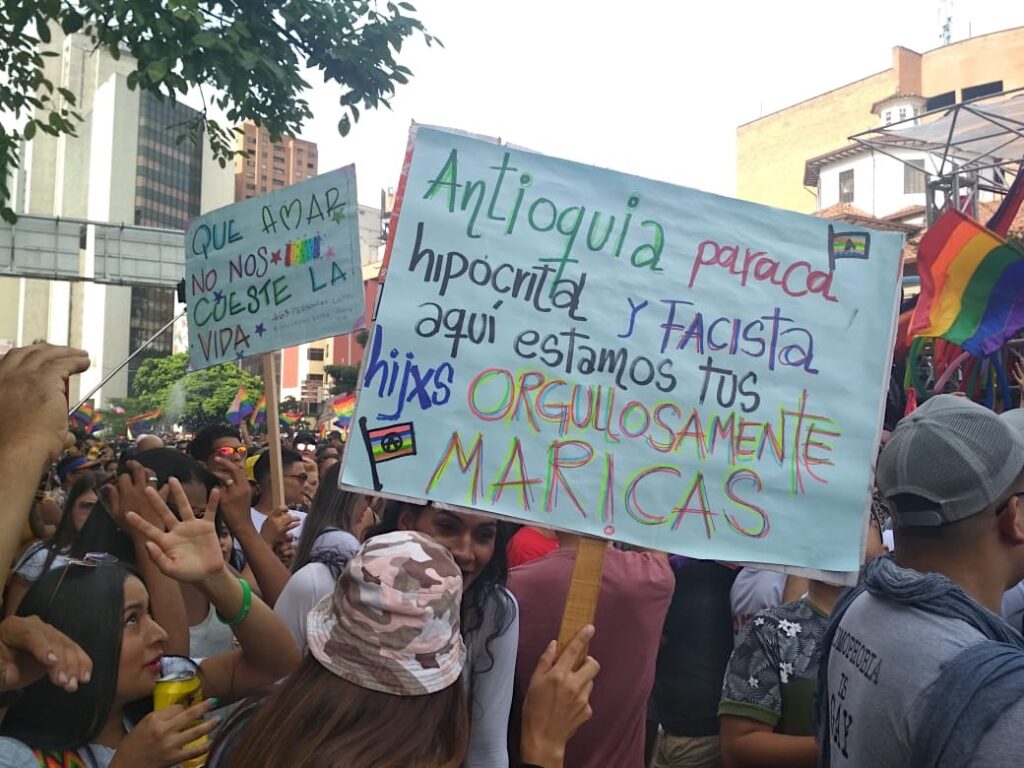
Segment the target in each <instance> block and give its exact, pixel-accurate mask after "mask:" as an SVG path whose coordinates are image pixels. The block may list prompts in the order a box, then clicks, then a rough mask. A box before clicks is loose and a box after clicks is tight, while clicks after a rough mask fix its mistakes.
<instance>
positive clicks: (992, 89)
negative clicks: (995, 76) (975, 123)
mask: <svg viewBox="0 0 1024 768" xmlns="http://www.w3.org/2000/svg"><path fill="white" fill-rule="evenodd" d="M1002 92H1003V81H1002V80H993V81H992V82H991V83H982V84H981V85H972V86H971V87H969V88H964V89H963V90H962V91H960V100H961V101H970V100H971V99H977V98H979V97H981V96H990V95H992V94H993V93H1002Z"/></svg>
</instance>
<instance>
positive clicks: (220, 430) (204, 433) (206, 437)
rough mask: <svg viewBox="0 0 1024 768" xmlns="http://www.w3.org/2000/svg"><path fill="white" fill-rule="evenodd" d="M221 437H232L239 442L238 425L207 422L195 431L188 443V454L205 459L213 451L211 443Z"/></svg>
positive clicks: (196, 458) (240, 439) (201, 459)
mask: <svg viewBox="0 0 1024 768" xmlns="http://www.w3.org/2000/svg"><path fill="white" fill-rule="evenodd" d="M222 437H233V438H235V439H236V440H238V441H239V442H241V441H242V433H241V432H239V431H238V427H233V426H231V425H230V424H223V423H222V424H207V425H206V426H205V427H203V428H202V429H200V430H199V431H198V432H196V436H195V437H193V438H192V442H191V443H189V444H188V455H189V456H191V457H192V458H193V459H195V460H196V461H206V460H207V459H208V458H210V454H211V453H213V444H214V443H215V442H217V441H218V440H220V439H221V438H222Z"/></svg>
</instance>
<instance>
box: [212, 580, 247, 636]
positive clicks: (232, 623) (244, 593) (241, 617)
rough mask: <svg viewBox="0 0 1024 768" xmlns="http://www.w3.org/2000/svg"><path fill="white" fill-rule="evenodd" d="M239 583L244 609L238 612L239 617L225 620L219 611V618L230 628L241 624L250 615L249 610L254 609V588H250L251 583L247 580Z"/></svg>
mask: <svg viewBox="0 0 1024 768" xmlns="http://www.w3.org/2000/svg"><path fill="white" fill-rule="evenodd" d="M238 583H239V584H241V585H242V607H241V608H240V609H239V611H238V615H237V616H235V618H233V619H230V620H229V619H225V618H224V617H223V616H222V615H221V613H220V611H217V612H216V613H217V618H218V619H220V621H221V623H222V624H227V625H228V626H229V627H233V626H235V625H236V624H241V623H242V621H243V620H244V619H245V617H246V616H248V615H249V609H250V608H252V587H250V586H249V582H248V581H246V580H245V579H239V580H238Z"/></svg>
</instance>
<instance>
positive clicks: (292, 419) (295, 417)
mask: <svg viewBox="0 0 1024 768" xmlns="http://www.w3.org/2000/svg"><path fill="white" fill-rule="evenodd" d="M301 418H302V414H301V413H298V412H297V411H293V412H291V413H282V414H281V415H280V420H281V423H282V424H284V425H285V426H286V427H294V426H295V425H296V424H298V423H299V419H301Z"/></svg>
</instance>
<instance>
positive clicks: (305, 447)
mask: <svg viewBox="0 0 1024 768" xmlns="http://www.w3.org/2000/svg"><path fill="white" fill-rule="evenodd" d="M295 450H296V451H315V450H316V443H296V444H295Z"/></svg>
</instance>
